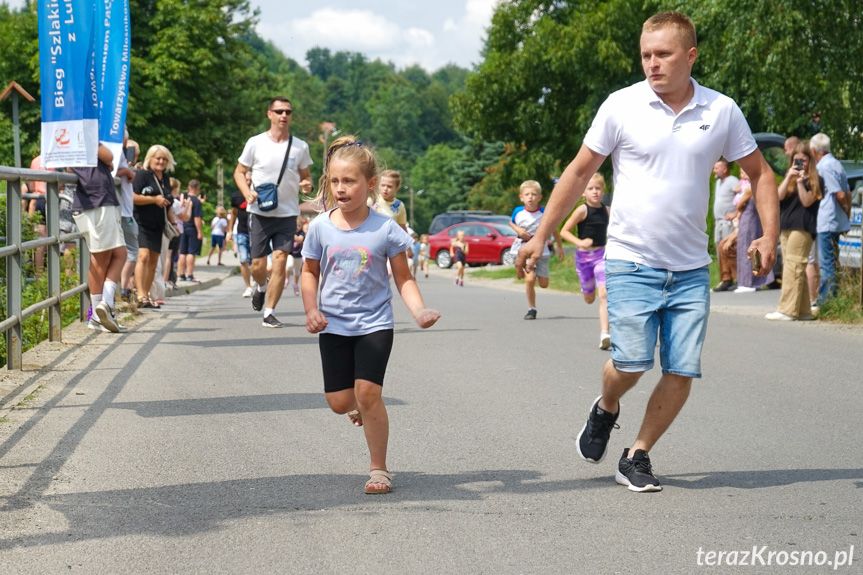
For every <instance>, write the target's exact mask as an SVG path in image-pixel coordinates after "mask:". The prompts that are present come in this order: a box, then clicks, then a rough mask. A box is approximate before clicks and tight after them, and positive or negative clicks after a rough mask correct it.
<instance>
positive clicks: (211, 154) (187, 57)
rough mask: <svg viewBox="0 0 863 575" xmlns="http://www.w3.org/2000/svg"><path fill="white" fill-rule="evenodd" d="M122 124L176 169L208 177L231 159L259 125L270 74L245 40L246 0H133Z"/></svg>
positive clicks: (251, 18) (249, 17)
mask: <svg viewBox="0 0 863 575" xmlns="http://www.w3.org/2000/svg"><path fill="white" fill-rule="evenodd" d="M130 10H131V21H132V38H133V43H132V73H131V76H130V82H131V85H130V91H129V111H128V118H127V123H128V124H129V127H130V131H131V133H132V137H133V138H134V139H135V140H136V141H138V142H139V143H140V144H141V145H142V147H143V149H144V151H146V149H147V148H148V147H149V146H150V145H152V144H162V145H165V146H167V147H168V148H169V149H170V150H171V152H172V153H173V154H174V157H175V159H176V160H177V174H178V176H179V177H180V178H181V179H183V180H185V179H188V178H192V177H194V178H198V179H200V180H201V181H202V182H203V183H204V185H205V187H212V186H213V184H214V182H215V169H214V168H215V165H216V160H217V158H219V157H226V158H236V157H237V156H238V155H239V150H241V149H242V145H243V143H244V142H245V140H246V139H247V138H248V137H249V136H250V135H251V134H250V129H249V128H250V126H254V125H256V124H259V123H260V121H261V120H260V118H261V117H262V110H263V109H264V107H265V105H266V102H267V100H268V99H269V98H270V94H272V91H273V90H272V87H273V86H274V78H273V76H272V75H271V74H269V73H268V72H267V70H266V65H265V63H264V62H262V61H261V59H260V58H256V57H255V56H254V55H253V52H252V50H251V48H250V46H249V44H248V43H247V42H246V41H245V39H246V38H247V35H248V33H249V32H250V30H251V28H252V26H253V25H254V23H255V13H254V12H252V11H251V9H250V7H249V3H248V2H247V1H245V0H199V1H198V2H194V3H188V2H184V1H183V0H132V1H131V3H130Z"/></svg>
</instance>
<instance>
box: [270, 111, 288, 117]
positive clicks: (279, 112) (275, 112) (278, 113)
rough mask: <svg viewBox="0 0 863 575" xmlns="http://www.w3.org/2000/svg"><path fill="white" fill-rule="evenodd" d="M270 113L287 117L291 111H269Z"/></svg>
mask: <svg viewBox="0 0 863 575" xmlns="http://www.w3.org/2000/svg"><path fill="white" fill-rule="evenodd" d="M270 112H272V113H273V114H277V115H279V116H281V115H282V114H287V115H288V116H290V115H291V113H292V112H293V110H270Z"/></svg>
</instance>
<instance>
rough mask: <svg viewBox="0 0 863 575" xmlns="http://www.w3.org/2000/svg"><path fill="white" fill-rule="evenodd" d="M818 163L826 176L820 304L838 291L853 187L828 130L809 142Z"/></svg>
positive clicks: (821, 212)
mask: <svg viewBox="0 0 863 575" xmlns="http://www.w3.org/2000/svg"><path fill="white" fill-rule="evenodd" d="M809 145H810V147H811V148H812V155H813V156H814V158H815V160H816V162H818V163H817V165H816V169H817V170H818V175H819V176H821V177H822V178H823V179H824V190H823V192H822V193H823V197H822V198H821V204H820V205H819V206H818V240H817V241H818V263H819V265H820V266H821V283H820V284H819V286H818V300H817V301H818V305H821V304H823V303H824V302H825V301H826V300H827V299H828V298H832V297H833V296H834V295H836V289H837V280H836V266H837V264H838V263H839V236H840V235H842V234H843V233H845V232H847V231H848V230H850V229H851V222H850V220H849V219H848V215H849V214H850V213H851V190H850V187H849V186H848V175H847V174H846V173H845V168H844V167H843V166H842V164H841V163H840V162H839V160H837V159H836V158H835V157H833V154H831V153H830V137H829V136H827V134H824V133H818V134H815V135H814V136H812V140H811V141H810V143H809Z"/></svg>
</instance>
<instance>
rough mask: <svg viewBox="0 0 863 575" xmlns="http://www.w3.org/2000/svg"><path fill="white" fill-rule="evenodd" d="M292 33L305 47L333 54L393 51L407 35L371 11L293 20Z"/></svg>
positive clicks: (337, 12)
mask: <svg viewBox="0 0 863 575" xmlns="http://www.w3.org/2000/svg"><path fill="white" fill-rule="evenodd" d="M288 30H289V31H290V34H291V36H292V37H293V39H294V40H296V41H299V42H300V43H301V44H304V45H310V46H312V45H315V44H319V45H323V46H326V47H328V48H330V49H331V50H334V51H337V50H351V51H356V52H369V53H373V52H380V51H385V50H390V49H393V48H394V47H395V46H397V45H398V43H399V41H400V40H402V39H403V38H402V36H404V34H403V33H402V32H401V30H400V29H399V26H398V25H397V24H396V23H394V22H391V21H389V20H387V19H386V18H385V17H384V16H379V15H377V14H374V13H373V12H369V11H368V10H335V9H333V8H323V9H321V10H315V11H314V12H312V14H311V15H310V16H309V17H307V18H298V19H295V20H291V21H290V24H289V25H288Z"/></svg>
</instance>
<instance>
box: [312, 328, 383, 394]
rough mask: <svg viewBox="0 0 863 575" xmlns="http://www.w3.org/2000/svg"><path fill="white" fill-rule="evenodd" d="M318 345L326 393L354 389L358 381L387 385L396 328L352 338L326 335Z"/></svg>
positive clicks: (321, 337)
mask: <svg viewBox="0 0 863 575" xmlns="http://www.w3.org/2000/svg"><path fill="white" fill-rule="evenodd" d="M318 343H319V345H320V348H321V363H323V366H324V391H325V392H326V393H332V392H334V391H342V390H345V389H352V388H353V387H354V382H355V381H356V380H358V379H365V380H367V381H371V382H372V383H376V384H378V385H380V386H383V384H384V374H385V373H386V371H387V362H388V361H389V359H390V352H391V351H392V349H393V330H392V329H383V330H381V331H375V332H372V333H368V334H366V335H350V336H349V335H336V334H334V333H322V334H321V335H320V339H319V340H318Z"/></svg>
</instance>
